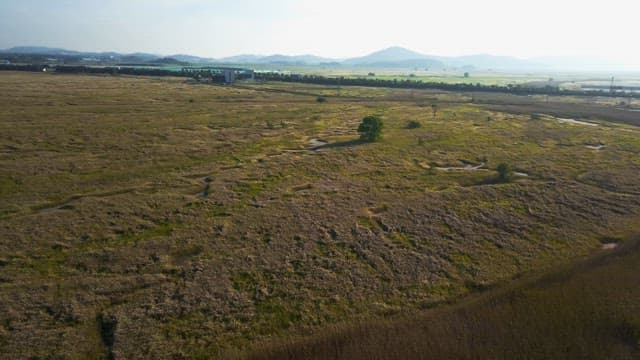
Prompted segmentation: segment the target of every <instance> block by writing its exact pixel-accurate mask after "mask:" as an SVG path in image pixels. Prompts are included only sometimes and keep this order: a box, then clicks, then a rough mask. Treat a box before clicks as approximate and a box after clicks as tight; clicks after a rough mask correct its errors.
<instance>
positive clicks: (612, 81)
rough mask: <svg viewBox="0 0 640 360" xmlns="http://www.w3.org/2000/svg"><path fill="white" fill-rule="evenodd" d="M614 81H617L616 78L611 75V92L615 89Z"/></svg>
mask: <svg viewBox="0 0 640 360" xmlns="http://www.w3.org/2000/svg"><path fill="white" fill-rule="evenodd" d="M614 81H615V78H614V77H613V76H612V77H611V85H610V87H609V92H610V93H612V94H613V93H614V90H613V83H614Z"/></svg>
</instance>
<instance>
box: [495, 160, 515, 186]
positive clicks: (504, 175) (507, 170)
mask: <svg viewBox="0 0 640 360" xmlns="http://www.w3.org/2000/svg"><path fill="white" fill-rule="evenodd" d="M497 170H498V181H499V182H502V183H508V182H510V181H511V179H512V178H513V170H512V169H511V166H509V164H506V163H500V164H499V165H498V168H497Z"/></svg>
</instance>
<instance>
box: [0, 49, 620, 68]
mask: <svg viewBox="0 0 640 360" xmlns="http://www.w3.org/2000/svg"><path fill="white" fill-rule="evenodd" d="M0 57H2V58H6V59H7V60H10V61H20V60H23V61H26V60H31V61H37V60H41V61H61V62H64V63H92V62H93V63H100V64H117V63H149V64H156V65H158V64H177V65H186V64H197V65H202V64H238V65H303V66H304V65H325V66H348V67H363V68H397V69H421V70H424V69H428V70H439V69H451V68H456V69H461V70H480V71H483V70H508V71H518V70H520V71H536V70H575V71H587V70H625V69H624V67H621V66H620V65H619V64H615V63H611V62H607V61H602V60H598V59H591V58H578V57H545V58H534V59H527V60H523V59H518V58H515V57H510V56H495V55H470V56H436V55H425V54H421V53H417V52H415V51H412V50H408V49H405V48H401V47H390V48H387V49H384V50H380V51H376V52H374V53H371V54H369V55H366V56H362V57H355V58H350V59H331V58H325V57H320V56H315V55H296V56H289V55H269V56H263V55H253V54H244V55H237V56H231V57H226V58H220V59H212V58H203V57H198V56H192V55H184V54H176V55H170V56H161V55H155V54H147V53H133V54H120V53H116V52H81V51H73V50H67V49H60V48H48V47H37V46H20V47H13V48H10V49H6V50H0ZM57 57H59V58H60V59H55V60H54V59H53V58H57ZM12 59H13V60H12ZM25 59H26V60H25Z"/></svg>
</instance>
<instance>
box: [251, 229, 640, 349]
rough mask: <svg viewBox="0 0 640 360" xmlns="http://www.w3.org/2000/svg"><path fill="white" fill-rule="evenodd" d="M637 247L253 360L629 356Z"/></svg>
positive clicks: (637, 318) (633, 339)
mask: <svg viewBox="0 0 640 360" xmlns="http://www.w3.org/2000/svg"><path fill="white" fill-rule="evenodd" d="M639 271H640V242H638V239H635V240H634V242H633V243H631V244H628V245H627V246H625V247H623V248H621V249H617V250H615V251H614V252H613V253H605V254H599V255H597V256H594V257H593V258H590V259H589V260H587V261H580V262H579V263H578V264H575V265H572V266H566V267H564V268H563V269H561V270H555V271H554V272H553V273H552V274H546V275H544V276H541V277H538V276H536V277H532V278H526V279H523V280H518V281H516V282H515V284H510V285H508V286H507V287H506V288H501V289H499V290H496V291H490V292H488V293H486V294H482V295H481V296H475V297H472V298H471V299H465V300H463V301H461V302H460V303H459V304H457V305H455V306H449V307H443V308H442V309H437V310H432V311H428V312H426V313H424V314H421V315H418V316H414V317H413V318H411V319H409V318H407V319H396V320H393V321H390V320H378V321H375V322H374V321H369V322H367V321H363V322H359V323H357V324H355V325H353V324H352V325H350V326H348V327H347V326H342V327H339V326H338V327H333V328H332V329H331V330H330V331H329V330H325V331H323V332H322V333H321V334H319V335H318V334H316V335H315V336H314V337H310V338H307V339H295V338H291V339H289V340H287V341H283V340H280V341H278V342H276V343H273V344H269V345H266V346H260V347H258V348H256V349H255V350H254V351H253V352H252V353H250V355H249V356H247V358H249V359H252V360H261V359H308V360H312V359H345V360H346V359H349V360H351V359H363V360H364V359H366V360H373V359H389V360H391V359H637V358H639V357H640V302H638V301H637V299H638V298H639V297H640V280H639V278H638V272H639Z"/></svg>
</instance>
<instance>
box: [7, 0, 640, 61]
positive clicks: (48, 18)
mask: <svg viewBox="0 0 640 360" xmlns="http://www.w3.org/2000/svg"><path fill="white" fill-rule="evenodd" d="M639 10H640V2H639V1H637V0H607V1H600V0H598V1H595V0H582V1H576V0H532V1H530V0H526V1H519V0H511V1H506V0H505V1H502V0H473V1H472V0H438V1H428V0H423V1H410V0H393V1H371V0H370V1H350V0H322V1H320V0H316V1H311V0H300V1H294V0H273V1H258V0H233V1H231V0H229V1H227V0H210V1H206V0H77V1H72V0H55V1H53V0H46V1H44V0H0V48H8V47H12V46H18V45H38V46H54V47H64V48H69V49H74V50H92V51H93V50H95V51H98V50H99V51H106V50H114V51H119V52H138V51H141V52H151V53H157V54H165V55H167V54H176V53H187V54H193V55H200V56H211V57H222V56H229V55H237V54H241V53H257V54H273V53H280V54H290V55H291V54H304V53H312V54H316V55H321V56H327V57H338V58H344V57H350V56H358V55H364V54H365V53H368V52H372V51H375V50H379V49H381V48H384V47H388V46H394V45H397V46H403V47H407V48H410V49H413V50H416V51H419V52H422V53H426V54H434V55H464V54H475V53H490V54H496V55H513V56H517V57H533V56H545V55H596V56H600V57H603V58H610V59H615V60H616V61H619V62H623V63H626V64H630V65H638V68H640V47H639V46H638V18H639V17H640V11H639Z"/></svg>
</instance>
